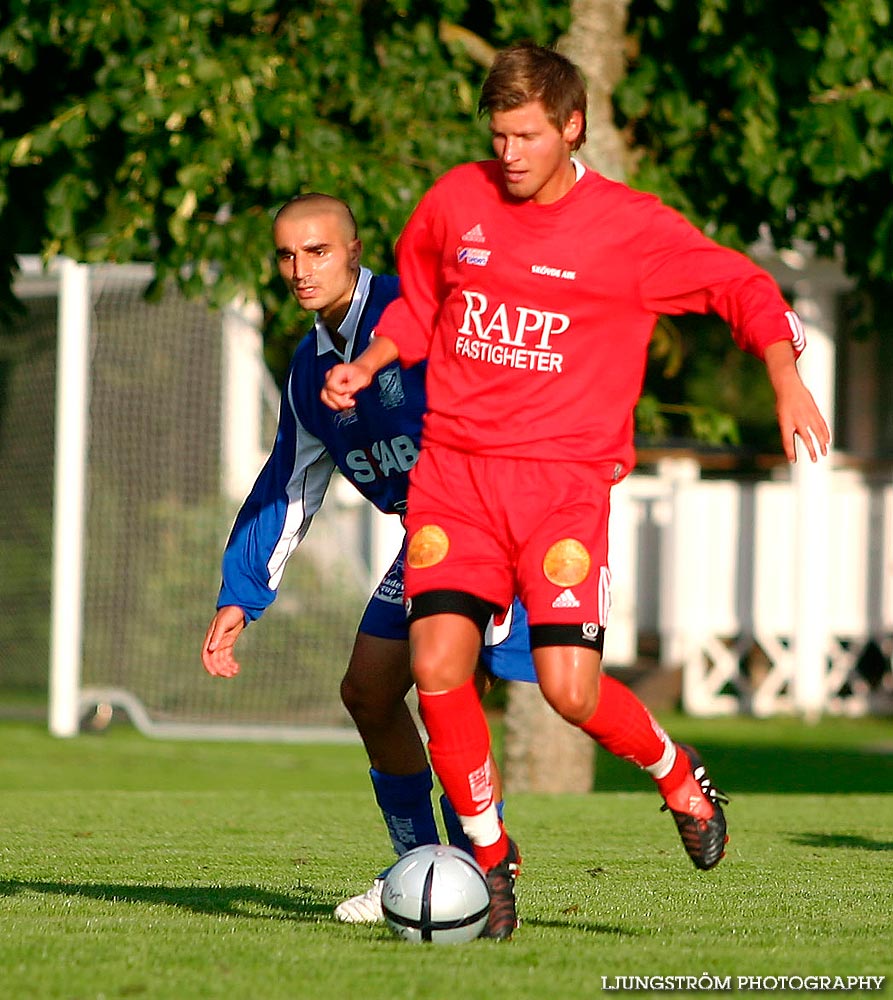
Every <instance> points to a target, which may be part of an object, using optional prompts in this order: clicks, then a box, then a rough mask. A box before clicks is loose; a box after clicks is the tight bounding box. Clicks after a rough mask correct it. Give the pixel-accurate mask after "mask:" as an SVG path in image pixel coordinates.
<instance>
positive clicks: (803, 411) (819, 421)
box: [776, 376, 831, 462]
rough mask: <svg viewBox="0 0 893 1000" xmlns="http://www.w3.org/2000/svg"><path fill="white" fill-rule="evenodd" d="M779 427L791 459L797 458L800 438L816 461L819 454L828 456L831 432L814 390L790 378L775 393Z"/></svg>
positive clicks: (811, 457) (795, 459)
mask: <svg viewBox="0 0 893 1000" xmlns="http://www.w3.org/2000/svg"><path fill="white" fill-rule="evenodd" d="M776 412H777V414H778V426H779V428H780V429H781V442H782V446H783V447H784V453H785V455H786V457H787V460H788V461H789V462H796V461H797V438H799V439H800V440H801V441H802V442H803V445H804V446H805V447H806V450H807V452H808V453H809V457H810V459H811V460H812V461H813V462H817V461H818V458H819V455H820V454H821V455H827V454H828V448H829V446H830V444H831V431H830V430H829V429H828V424H827V423H826V422H825V418H824V417H823V416H822V414H821V412H820V411H819V408H818V406H817V405H816V401H815V400H814V399H813V398H812V393H811V392H810V391H809V390H808V389H807V388H806V386H805V385H804V384H803V383H802V382H801V381H800V378H799V376H798V377H797V379H796V381H795V380H791V384H790V385H786V386H784V387H783V388H782V389H781V391H777V394H776Z"/></svg>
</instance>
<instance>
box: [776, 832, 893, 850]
mask: <svg viewBox="0 0 893 1000" xmlns="http://www.w3.org/2000/svg"><path fill="white" fill-rule="evenodd" d="M789 839H790V841H791V843H793V844H802V845H803V846H804V847H841V848H844V849H846V850H851V851H893V840H872V839H871V837H861V836H859V835H858V834H849V833H799V834H797V835H796V836H792V837H790V838H789Z"/></svg>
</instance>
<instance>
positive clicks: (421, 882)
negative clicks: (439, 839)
mask: <svg viewBox="0 0 893 1000" xmlns="http://www.w3.org/2000/svg"><path fill="white" fill-rule="evenodd" d="M381 908H382V910H383V911H384V916H385V920H387V922H388V925H389V926H390V928H391V930H392V931H393V932H394V933H395V934H396V935H397V936H398V937H401V938H403V940H404V941H413V942H420V941H431V942H432V943H434V944H461V943H462V942H464V941H473V940H474V939H475V938H476V937H479V936H480V934H481V932H482V931H483V929H484V928H485V927H486V926H487V913H488V911H489V909H490V891H489V889H488V888H487V878H486V876H485V875H484V873H483V871H482V870H481V869H480V867H479V866H478V864H477V862H476V861H475V860H474V859H473V858H472V857H470V856H469V855H468V854H466V853H465V852H464V851H460V850H459V848H458V847H451V846H450V845H448V844H427V845H425V846H424V847H416V848H415V849H414V850H412V851H407V853H406V854H404V855H403V856H402V857H400V858H399V860H398V861H397V862H396V864H395V865H394V866H393V867H392V868H391V870H390V871H389V872H388V873H387V875H385V878H384V883H383V885H382V887H381Z"/></svg>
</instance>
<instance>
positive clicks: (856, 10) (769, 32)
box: [615, 0, 893, 321]
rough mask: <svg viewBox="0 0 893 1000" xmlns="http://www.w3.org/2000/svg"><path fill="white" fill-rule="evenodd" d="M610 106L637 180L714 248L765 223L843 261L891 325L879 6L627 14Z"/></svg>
mask: <svg viewBox="0 0 893 1000" xmlns="http://www.w3.org/2000/svg"><path fill="white" fill-rule="evenodd" d="M629 33H630V49H631V52H632V57H631V59H630V64H629V68H628V72H627V75H626V77H625V79H624V80H623V81H622V82H621V83H620V84H619V86H618V88H617V90H616V93H615V102H616V107H617V109H618V117H619V121H620V124H621V125H622V126H623V127H624V128H625V130H626V132H627V135H628V137H629V142H630V144H631V146H633V147H634V148H635V151H636V168H635V174H634V181H635V183H636V184H637V185H638V186H641V187H643V188H646V189H648V190H652V191H655V192H656V193H658V194H659V195H661V197H663V198H664V200H665V201H668V202H669V203H670V204H673V205H675V206H676V207H677V208H679V209H680V210H681V211H682V212H683V213H684V214H685V215H687V216H688V217H689V218H690V219H691V220H692V221H693V222H695V223H696V224H697V225H701V226H706V227H709V228H710V229H711V230H712V231H713V234H714V235H715V237H716V238H717V239H718V240H720V241H721V242H723V243H727V244H729V245H732V246H737V247H739V248H741V249H744V248H746V247H747V246H749V245H751V244H752V243H753V242H754V241H755V239H756V238H757V236H758V231H759V228H760V226H761V225H763V226H768V227H769V229H770V230H771V233H772V236H773V238H774V241H775V244H776V245H777V246H778V247H790V246H793V245H794V244H795V242H796V241H798V240H799V241H805V242H807V243H809V244H811V245H812V246H813V247H814V248H815V249H816V250H817V252H818V253H819V254H823V255H826V256H837V255H839V256H841V258H842V260H843V262H844V265H845V267H846V269H847V270H848V272H849V273H850V275H852V276H853V277H854V278H855V279H856V280H857V281H858V282H859V285H860V287H861V288H862V289H863V291H864V292H865V293H866V296H865V301H866V302H871V301H873V302H874V303H875V305H876V307H877V308H875V310H874V319H875V320H876V321H880V320H881V319H886V317H888V316H889V310H888V309H881V308H880V304H881V303H885V304H887V305H889V304H890V301H891V299H890V289H891V277H890V276H891V275H893V200H891V198H890V178H891V176H893V135H891V131H890V127H889V123H890V121H891V120H893V33H891V6H890V3H889V0H825V2H821V3H819V2H810V3H803V4H793V5H787V6H784V7H779V6H777V5H776V4H772V3H769V2H767V0H744V2H740V0H734V2H733V0H698V2H697V3H691V2H689V0H632V3H631V5H630V24H629Z"/></svg>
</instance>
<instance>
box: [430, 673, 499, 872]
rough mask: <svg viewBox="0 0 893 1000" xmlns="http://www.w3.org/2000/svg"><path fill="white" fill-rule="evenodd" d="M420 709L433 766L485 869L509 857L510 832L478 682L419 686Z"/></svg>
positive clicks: (478, 859)
mask: <svg viewBox="0 0 893 1000" xmlns="http://www.w3.org/2000/svg"><path fill="white" fill-rule="evenodd" d="M419 712H420V714H421V716H422V721H423V722H424V723H425V728H426V729H427V730H428V752H429V754H430V755H431V766H432V767H433V768H434V771H435V773H436V774H437V777H438V778H439V779H440V783H441V785H443V790H444V792H446V795H447V798H448V799H449V800H450V802H451V803H452V804H453V808H454V809H455V810H456V813H457V814H458V816H459V817H460V820H461V821H462V826H463V828H465V832H466V834H468V835H469V837H470V839H471V841H472V843H473V845H474V854H475V858H476V859H477V861H478V863H479V864H480V865H481V867H482V868H483V869H484V870H485V871H486V870H488V869H490V868H492V867H493V866H494V865H496V864H499V862H500V861H502V859H503V858H504V857H505V855H506V853H507V852H508V838H507V837H506V834H505V830H504V829H503V828H502V824H501V823H500V822H499V817H498V814H497V812H496V806H495V804H494V802H493V783H492V780H491V775H490V730H489V728H488V727H487V719H486V717H485V716H484V710H483V709H482V708H481V702H480V698H479V697H478V693H477V691H476V690H475V686H474V682H473V681H472V680H469V681H468V682H467V683H465V684H463V685H462V686H461V687H458V688H454V689H453V690H452V691H441V692H438V693H436V694H432V693H429V692H426V691H419ZM469 819H470V820H471V823H470V824H469V823H468V821H469ZM469 825H470V826H471V827H473V829H471V830H469V829H468V826H469ZM481 841H482V842H483V843H481Z"/></svg>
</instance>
